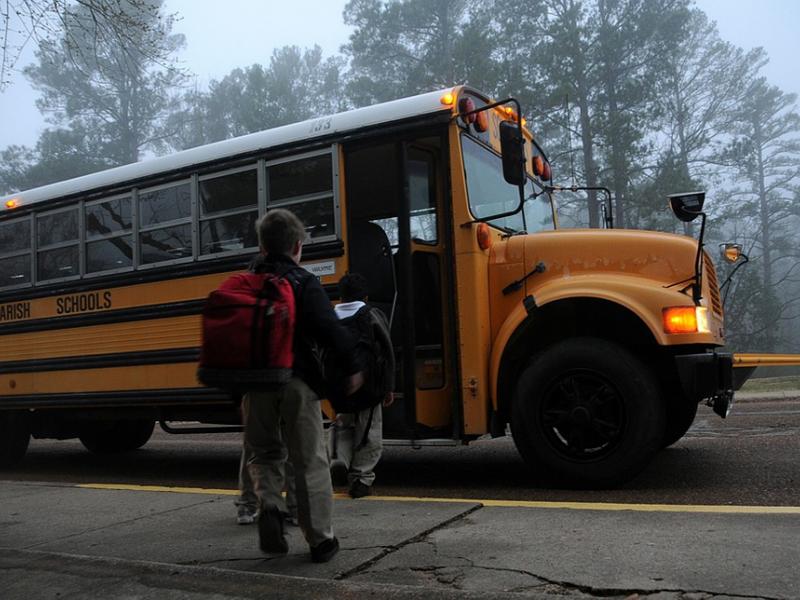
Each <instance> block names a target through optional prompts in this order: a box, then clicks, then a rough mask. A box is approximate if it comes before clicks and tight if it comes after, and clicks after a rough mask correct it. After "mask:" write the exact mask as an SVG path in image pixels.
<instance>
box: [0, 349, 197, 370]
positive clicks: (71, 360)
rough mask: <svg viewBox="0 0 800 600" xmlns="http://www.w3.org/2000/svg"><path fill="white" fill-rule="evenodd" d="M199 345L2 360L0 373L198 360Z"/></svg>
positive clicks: (131, 365)
mask: <svg viewBox="0 0 800 600" xmlns="http://www.w3.org/2000/svg"><path fill="white" fill-rule="evenodd" d="M199 356H200V350H199V348H175V349H170V350H145V351H136V352H116V353H114V354H98V355H92V356H65V357H59V358H39V359H33V360H14V361H6V362H0V373H30V372H40V371H74V370H76V369H102V368H108V367H133V366H138V365H159V364H164V363H187V362H197V359H198V358H199Z"/></svg>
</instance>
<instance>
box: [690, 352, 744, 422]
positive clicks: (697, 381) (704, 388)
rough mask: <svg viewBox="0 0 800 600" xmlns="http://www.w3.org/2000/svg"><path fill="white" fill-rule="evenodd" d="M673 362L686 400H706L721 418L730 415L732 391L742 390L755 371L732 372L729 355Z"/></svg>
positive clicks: (698, 356)
mask: <svg viewBox="0 0 800 600" xmlns="http://www.w3.org/2000/svg"><path fill="white" fill-rule="evenodd" d="M675 363H676V365H677V367H678V377H680V381H681V386H682V387H683V391H684V393H685V394H686V397H687V398H689V399H690V400H691V401H692V402H701V401H703V400H705V401H706V404H708V405H709V406H711V407H712V408H713V409H714V412H715V413H717V414H718V415H719V416H720V417H722V418H723V419H724V418H725V417H727V416H728V415H729V414H730V412H731V407H732V406H733V392H734V391H735V390H738V389H739V388H740V387H742V385H743V384H744V382H745V381H747V379H748V378H749V377H750V375H752V373H753V371H754V370H755V368H753V369H750V370H749V371H748V372H747V373H745V372H741V373H739V371H740V369H737V370H736V372H734V369H733V354H731V353H730V352H717V351H714V352H706V353H703V354H682V355H679V356H676V357H675Z"/></svg>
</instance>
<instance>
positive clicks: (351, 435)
mask: <svg viewBox="0 0 800 600" xmlns="http://www.w3.org/2000/svg"><path fill="white" fill-rule="evenodd" d="M370 410H372V409H369V408H368V409H366V410H362V411H361V412H358V413H355V414H352V413H342V414H340V415H339V417H338V419H337V423H336V424H334V428H335V429H334V431H332V432H331V441H330V445H331V457H332V458H333V459H334V460H341V461H342V462H343V463H344V464H345V466H346V467H347V483H348V484H350V485H353V483H354V482H356V481H360V482H361V483H363V484H364V485H372V484H373V483H374V481H375V470H374V469H375V465H377V464H378V461H379V460H380V459H381V454H382V453H383V411H382V410H381V405H380V404H378V405H377V406H376V407H375V410H374V412H373V414H372V423H371V424H370V427H369V435H368V436H367V437H368V440H367V443H366V444H365V445H364V446H363V447H361V448H359V446H360V445H361V442H362V441H363V440H364V432H365V431H366V429H367V424H368V422H369V412H370Z"/></svg>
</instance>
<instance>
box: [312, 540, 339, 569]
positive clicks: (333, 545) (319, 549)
mask: <svg viewBox="0 0 800 600" xmlns="http://www.w3.org/2000/svg"><path fill="white" fill-rule="evenodd" d="M337 552H339V540H338V539H337V538H335V537H333V538H331V539H329V540H325V541H324V542H322V543H321V544H317V545H316V546H312V547H311V560H313V561H314V562H315V563H324V562H328V561H329V560H330V559H332V558H333V557H334V556H336V553H337Z"/></svg>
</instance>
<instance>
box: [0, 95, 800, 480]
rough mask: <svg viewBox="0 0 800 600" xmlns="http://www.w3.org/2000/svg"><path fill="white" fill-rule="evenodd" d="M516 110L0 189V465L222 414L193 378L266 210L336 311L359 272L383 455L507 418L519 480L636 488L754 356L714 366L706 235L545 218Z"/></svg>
mask: <svg viewBox="0 0 800 600" xmlns="http://www.w3.org/2000/svg"><path fill="white" fill-rule="evenodd" d="M519 115H520V108H519V106H518V105H517V104H516V102H515V101H513V100H511V99H509V100H507V101H502V102H493V101H492V100H490V99H489V98H487V97H486V96H485V95H483V94H481V93H480V92H478V91H476V90H473V89H470V88H468V87H464V86H459V87H455V88H452V89H447V90H441V91H437V92H433V93H428V94H423V95H419V96H415V97H412V98H405V99H401V100H396V101H393V102H388V103H385V104H379V105H375V106H370V107H366V108H361V109H357V110H353V111H349V112H345V113H341V114H336V115H333V116H327V117H322V118H316V119H312V120H310V121H306V122H303V123H296V124H292V125H287V126H284V127H279V128H276V129H272V130H268V131H263V132H259V133H254V134H251V135H247V136H244V137H240V138H236V139H231V140H227V141H222V142H218V143H215V144H210V145H207V146H203V147H198V148H193V149H190V150H186V151H183V152H179V153H177V154H174V155H171V156H165V157H161V158H155V159H152V160H148V161H145V162H141V163H137V164H132V165H127V166H122V167H118V168H115V169H110V170H107V171H103V172H99V173H95V174H92V175H87V176H84V177H78V178H75V179H70V180H67V181H63V182H59V183H55V184H52V185H48V186H44V187H40V188H36V189H32V190H28V191H23V192H20V193H17V194H13V195H11V196H7V197H5V198H3V199H2V200H0V462H2V464H4V465H9V464H12V463H14V462H15V461H17V460H19V459H20V458H21V457H22V456H23V455H24V453H25V451H26V449H27V447H28V444H29V440H30V438H31V437H33V438H59V439H67V438H75V437H78V438H80V440H81V441H82V442H83V443H84V445H85V446H86V447H87V448H88V449H89V450H91V451H95V452H122V451H127V450H132V449H135V448H138V447H140V446H142V445H143V444H145V443H146V442H147V440H148V439H149V437H150V435H151V433H152V431H153V428H154V423H156V422H160V423H161V424H162V426H163V427H165V429H167V430H168V431H172V430H174V429H175V427H174V426H173V425H174V423H175V422H178V421H180V422H186V421H194V422H200V423H205V424H236V423H237V422H238V416H237V413H236V403H235V399H232V398H231V397H230V396H229V395H228V394H226V393H224V392H222V391H220V390H215V389H210V388H205V387H202V386H201V385H200V384H199V383H198V381H197V379H196V368H197V357H198V348H199V344H200V311H201V308H202V306H203V302H204V300H205V298H206V296H207V295H208V293H209V292H210V291H211V290H212V289H214V288H215V287H216V286H217V285H218V284H219V283H220V282H221V281H222V280H223V279H224V278H225V277H227V276H228V275H230V274H231V273H233V272H236V271H239V270H242V269H244V268H245V267H246V265H247V264H248V262H249V261H250V260H251V259H252V257H253V256H254V255H255V254H256V252H257V239H256V235H255V230H254V223H255V221H256V219H257V218H258V216H259V215H261V214H264V213H265V212H266V211H268V210H270V209H271V208H274V207H283V208H289V209H291V210H293V211H294V212H296V214H298V216H300V218H301V219H302V220H303V221H304V223H305V224H306V226H307V229H308V239H307V243H306V245H305V247H304V251H303V260H304V262H303V266H304V267H305V268H306V269H308V270H309V271H310V272H312V273H314V274H315V275H317V276H318V277H319V278H320V280H321V282H322V283H323V285H324V287H325V289H326V290H327V291H328V293H329V295H330V298H331V300H332V301H336V299H337V291H336V283H337V281H338V280H339V278H340V277H341V276H342V275H343V274H344V273H345V272H347V271H352V272H359V273H362V274H363V275H364V276H365V277H366V278H367V280H368V281H369V284H370V300H371V302H372V303H373V304H375V305H377V306H378V307H379V308H381V309H383V310H384V311H385V312H386V314H387V316H388V317H389V318H390V319H391V330H392V336H393V341H394V344H395V351H396V354H397V359H398V360H397V364H398V373H397V378H396V379H397V392H398V394H397V397H398V399H397V401H396V402H395V403H394V404H393V405H392V406H391V407H390V408H388V409H387V410H386V412H385V415H384V435H385V438H386V439H387V443H397V444H410V445H416V446H422V445H446V444H461V443H467V442H469V441H471V440H475V439H476V438H478V437H479V436H483V435H485V434H491V435H494V436H499V435H504V434H505V433H506V432H507V430H508V427H507V426H508V425H510V431H511V432H512V434H513V437H514V441H515V443H516V445H517V447H518V448H519V451H520V453H521V454H522V456H523V457H524V458H525V459H526V461H527V463H528V464H529V465H530V467H531V470H532V472H534V473H536V474H539V475H542V476H545V477H549V478H555V479H557V480H560V481H561V482H564V483H567V484H570V485H581V486H605V485H613V484H617V483H620V482H623V481H626V480H628V479H630V478H631V477H633V476H634V475H636V473H638V472H639V471H640V470H641V469H642V468H643V467H644V466H646V465H647V463H648V462H649V460H650V459H651V458H652V457H653V455H654V454H655V453H656V452H657V451H658V450H659V449H661V448H663V447H664V446H667V445H669V444H671V443H673V442H675V441H676V440H678V439H679V438H680V437H681V436H682V435H683V434H684V433H685V432H686V430H687V429H688V428H689V426H690V425H691V423H692V420H693V419H694V416H695V412H696V410H697V405H698V403H699V402H701V401H704V400H706V401H709V402H711V403H714V404H715V405H716V408H717V410H718V412H720V413H721V414H723V415H724V414H726V413H727V410H728V408H729V405H730V401H731V398H732V396H733V390H734V388H735V387H736V386H737V384H738V383H740V381H741V380H743V379H744V377H738V378H736V377H734V369H733V365H734V362H737V363H738V366H742V367H748V369H742V370H739V371H737V372H739V373H745V372H746V371H750V370H752V367H753V366H754V365H756V364H757V363H758V362H759V361H761V362H769V359H768V358H766V357H763V356H762V357H759V356H752V355H748V356H744V357H733V356H731V355H730V354H726V353H724V352H721V351H720V349H721V348H722V346H723V344H724V338H723V308H722V304H721V301H720V295H719V286H718V282H717V279H716V275H715V270H714V264H713V262H712V261H711V259H710V258H709V256H708V255H707V254H706V253H705V252H704V251H703V250H702V247H701V245H700V244H698V241H696V240H694V239H691V238H688V237H682V236H676V235H667V234H662V233H655V232H648V231H624V230H614V229H603V230H597V229H595V230H588V229H584V230H577V229H560V228H559V226H558V210H557V206H556V199H557V195H558V194H557V193H556V188H554V186H553V185H552V181H551V179H552V174H551V169H550V165H549V163H548V161H547V157H546V155H545V153H544V151H543V150H542V149H541V147H540V146H539V145H538V144H537V142H536V140H535V138H534V137H533V135H532V134H531V133H530V132H529V131H528V129H527V128H526V127H525V126H524V124H523V123H522V122H521V119H520V117H519ZM700 200H702V198H700ZM673 201H674V204H675V207H676V210H684V211H688V212H689V214H690V215H695V214H699V213H700V211H699V209H700V208H702V206H701V204H700V205H698V195H691V194H689V195H685V196H676V197H675V198H673ZM693 207H694V208H693ZM785 360H788V361H791V360H793V359H792V358H791V357H789V358H786V359H785ZM737 380H738V381H737ZM171 423H172V424H173V425H170V424H171ZM198 429H201V430H202V429H203V428H202V427H199V428H198Z"/></svg>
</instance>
